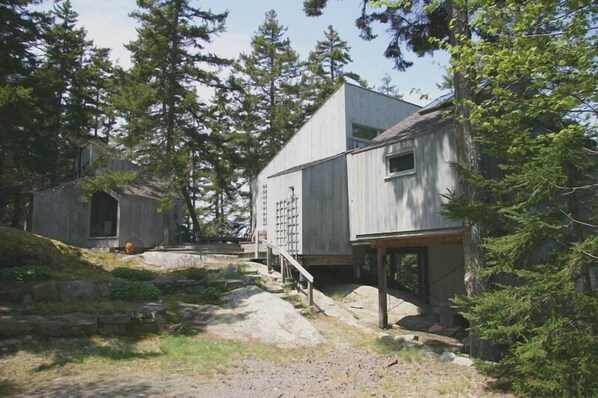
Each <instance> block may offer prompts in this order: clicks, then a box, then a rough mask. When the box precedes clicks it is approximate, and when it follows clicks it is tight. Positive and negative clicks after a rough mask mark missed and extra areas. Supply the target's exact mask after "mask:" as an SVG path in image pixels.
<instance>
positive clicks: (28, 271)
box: [0, 265, 52, 282]
mask: <svg viewBox="0 0 598 398" xmlns="http://www.w3.org/2000/svg"><path fill="white" fill-rule="evenodd" d="M51 277H52V269H51V268H50V267H46V266H45V265H26V266H22V267H10V268H3V269H0V280H3V281H18V282H28V281H43V280H46V279H50V278H51Z"/></svg>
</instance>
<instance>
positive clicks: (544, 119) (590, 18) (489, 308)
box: [452, 0, 598, 397]
mask: <svg viewBox="0 0 598 398" xmlns="http://www.w3.org/2000/svg"><path fill="white" fill-rule="evenodd" d="M480 6H481V7H480V9H479V10H478V14H477V18H476V20H475V22H474V23H475V25H474V26H475V28H476V29H477V30H478V31H479V32H481V33H482V35H481V39H480V40H479V41H477V42H476V43H475V44H474V45H473V46H472V47H470V49H471V51H470V52H467V53H464V52H462V57H463V61H464V62H467V63H475V65H476V66H477V69H476V76H477V83H479V84H478V86H479V89H478V91H479V92H478V97H479V98H481V99H482V101H481V102H478V103H474V104H472V108H471V109H472V113H471V117H470V120H471V121H472V123H473V125H474V127H475V128H476V129H477V130H478V131H479V133H480V134H479V136H478V140H479V142H480V145H481V150H482V153H483V154H485V155H487V156H488V157H490V158H492V159H493V160H494V162H497V163H498V164H499V167H500V169H499V170H498V172H497V173H495V175H494V176H493V178H489V177H487V178H480V176H479V175H471V174H465V176H466V178H467V179H468V180H469V182H470V183H471V184H473V185H476V186H477V187H478V189H479V190H480V191H482V192H486V194H485V196H487V197H489V198H491V199H492V200H488V201H484V200H476V201H464V202H457V203H454V205H455V208H453V209H452V210H453V213H456V214H459V213H460V214H463V213H469V214H474V215H477V217H478V218H479V220H480V221H481V222H483V223H484V224H485V225H487V226H488V227H489V232H490V233H489V237H488V238H487V239H486V240H485V244H484V247H485V250H486V255H487V260H488V261H487V265H486V267H485V269H484V270H483V273H482V276H483V278H484V279H486V280H488V281H490V282H491V284H490V285H489V286H488V288H487V289H486V291H485V292H484V293H483V294H482V295H479V296H476V297H473V298H470V299H465V300H462V301H461V304H462V305H463V306H464V309H465V314H466V315H467V316H468V317H469V318H470V319H471V320H472V321H473V323H474V324H475V325H477V326H476V331H477V332H478V333H479V334H480V336H481V337H482V338H484V339H487V340H489V341H491V342H493V343H495V344H499V345H502V346H503V347H505V348H506V349H505V353H504V355H503V356H502V358H501V360H500V363H499V365H498V366H497V367H496V368H493V369H492V370H493V371H495V372H496V373H497V374H499V375H500V376H501V377H503V378H506V379H508V380H509V381H511V382H512V383H513V385H514V387H515V389H516V391H517V392H518V394H520V395H522V396H530V397H532V396H559V397H565V396H569V397H579V396H588V397H589V396H596V395H597V394H598V382H597V381H596V378H595V377H594V375H595V374H596V373H597V372H598V361H596V355H597V354H598V341H597V340H596V332H597V331H598V311H596V308H598V296H596V292H595V289H596V280H595V276H594V281H592V276H591V275H592V272H594V275H595V272H596V270H597V269H598V268H597V267H598V207H597V206H596V203H597V201H596V198H597V197H598V196H597V195H598V176H597V175H596V170H598V129H597V128H596V118H597V117H598V112H597V111H596V107H595V99H596V98H597V97H596V96H597V95H598V62H597V61H596V60H597V59H598V57H597V56H598V49H597V48H596V46H595V43H596V38H597V36H596V32H595V25H594V24H595V21H596V19H597V17H598V6H597V5H596V4H594V3H593V2H590V1H587V2H562V1H556V0H550V1H545V2H542V3H536V2H519V1H514V0H511V1H507V2H502V1H501V2H498V1H495V0H488V1H483V2H481V3H480ZM465 58H467V59H465ZM482 83H483V84H482Z"/></svg>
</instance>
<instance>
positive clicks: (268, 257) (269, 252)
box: [266, 247, 272, 273]
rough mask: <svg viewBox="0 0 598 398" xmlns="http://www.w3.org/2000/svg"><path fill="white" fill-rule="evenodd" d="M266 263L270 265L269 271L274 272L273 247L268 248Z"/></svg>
mask: <svg viewBox="0 0 598 398" xmlns="http://www.w3.org/2000/svg"><path fill="white" fill-rule="evenodd" d="M266 265H267V266H268V273H270V272H272V248H270V247H268V248H267V249H266Z"/></svg>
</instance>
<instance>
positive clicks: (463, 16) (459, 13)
mask: <svg viewBox="0 0 598 398" xmlns="http://www.w3.org/2000/svg"><path fill="white" fill-rule="evenodd" d="M456 3H457V2H456V1H450V2H449V3H448V7H449V11H450V13H451V18H452V24H451V27H450V29H449V36H450V43H451V46H453V47H463V46H467V45H468V44H469V43H470V42H471V31H470V28H469V12H468V9H467V6H466V5H465V6H460V5H458V4H456ZM451 63H452V64H453V68H454V72H453V85H454V90H455V130H456V132H457V159H458V162H459V165H460V166H461V167H463V168H465V169H467V170H469V171H471V172H474V173H476V174H477V173H480V172H481V163H482V162H481V156H480V148H479V146H478V144H477V142H476V141H475V137H476V131H475V128H474V127H473V126H472V124H471V122H470V116H471V105H470V104H471V103H472V102H473V101H474V100H475V98H474V83H475V79H474V76H475V69H474V65H473V64H470V65H462V64H460V59H459V53H458V52H457V53H453V55H452V59H451ZM460 189H461V195H462V196H463V197H464V199H465V200H466V201H467V202H469V203H471V202H472V201H476V200H478V199H479V190H478V188H477V187H475V186H474V185H472V184H470V183H468V182H467V181H465V180H464V179H463V178H461V180H460ZM482 243H483V226H482V224H481V223H480V222H477V221H473V220H463V256H464V262H465V265H464V268H465V278H464V283H465V291H466V293H467V295H468V296H470V297H472V296H478V295H480V294H482V293H483V292H484V289H485V288H486V281H485V280H483V279H482V278H481V277H480V275H479V271H480V270H481V269H483V268H484V267H485V259H484V253H483V250H482ZM470 341H471V350H470V354H471V356H473V357H475V358H482V359H490V360H492V359H496V358H497V356H498V349H497V348H496V347H494V346H492V345H491V344H490V343H488V342H487V341H484V340H481V339H480V338H479V337H478V336H476V333H475V324H471V325H470Z"/></svg>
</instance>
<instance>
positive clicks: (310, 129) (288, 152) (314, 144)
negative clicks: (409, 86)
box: [251, 84, 419, 230]
mask: <svg viewBox="0 0 598 398" xmlns="http://www.w3.org/2000/svg"><path fill="white" fill-rule="evenodd" d="M418 109H419V107H418V106H417V105H413V104H410V103H408V102H405V101H401V100H397V99H395V98H392V97H389V96H386V95H383V94H379V93H376V92H374V91H371V90H368V89H364V88H362V87H358V86H354V85H351V84H343V85H342V86H341V87H339V89H338V90H337V91H335V92H334V94H332V96H331V97H330V98H328V100H327V101H326V102H325V103H324V104H323V105H322V106H321V107H320V109H318V111H317V112H316V113H315V114H314V115H313V116H312V117H311V118H310V119H309V120H308V121H307V122H306V123H305V124H304V125H303V126H302V127H301V128H300V129H299V130H298V131H297V133H296V134H295V135H294V136H293V137H291V139H290V140H289V141H288V142H287V144H286V145H285V146H284V147H283V148H282V149H281V150H280V151H279V152H278V153H277V154H276V156H275V157H274V158H273V159H272V160H271V161H270V162H269V163H268V164H267V165H266V167H265V168H264V169H263V170H262V171H261V172H260V174H259V175H258V176H257V177H256V178H255V180H254V181H253V182H252V184H251V193H252V204H251V206H252V212H253V213H252V214H253V220H252V224H253V225H252V227H253V228H254V230H264V229H266V228H265V226H264V225H263V223H262V218H263V214H262V209H263V203H262V189H263V187H264V185H268V184H269V182H268V181H269V177H270V176H272V175H274V174H277V173H280V172H282V171H285V170H288V169H290V168H293V167H296V166H300V165H303V164H306V163H309V162H313V161H317V160H321V159H325V158H328V157H331V156H334V155H338V154H340V153H343V152H345V151H346V150H348V149H350V148H351V143H350V141H351V140H350V137H351V132H352V124H353V123H357V124H360V125H364V126H368V127H375V128H378V129H380V130H385V129H387V128H389V127H391V126H393V125H394V124H396V123H398V122H399V121H401V120H403V119H404V118H405V117H407V116H408V115H410V114H412V113H413V112H415V111H417V110H418ZM267 189H269V187H268V188H267Z"/></svg>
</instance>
